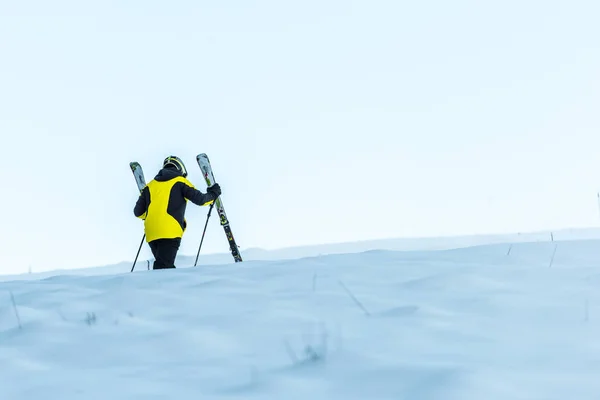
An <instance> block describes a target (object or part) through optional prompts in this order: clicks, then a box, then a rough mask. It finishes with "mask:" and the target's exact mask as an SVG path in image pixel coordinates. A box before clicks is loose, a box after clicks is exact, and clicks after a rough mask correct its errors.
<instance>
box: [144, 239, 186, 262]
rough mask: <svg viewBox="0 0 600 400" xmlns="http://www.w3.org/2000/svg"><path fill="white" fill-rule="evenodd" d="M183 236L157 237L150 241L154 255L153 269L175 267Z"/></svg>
mask: <svg viewBox="0 0 600 400" xmlns="http://www.w3.org/2000/svg"><path fill="white" fill-rule="evenodd" d="M180 244H181V238H175V239H157V240H153V241H151V242H149V243H148V245H149V246H150V249H151V250H152V254H153V255H154V266H153V269H165V268H175V257H177V252H178V251H179V245H180Z"/></svg>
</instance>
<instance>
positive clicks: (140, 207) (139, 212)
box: [133, 186, 150, 219]
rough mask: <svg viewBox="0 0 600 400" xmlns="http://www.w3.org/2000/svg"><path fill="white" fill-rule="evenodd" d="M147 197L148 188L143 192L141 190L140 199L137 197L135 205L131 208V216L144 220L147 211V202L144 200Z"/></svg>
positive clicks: (148, 193)
mask: <svg viewBox="0 0 600 400" xmlns="http://www.w3.org/2000/svg"><path fill="white" fill-rule="evenodd" d="M149 195H150V192H149V190H148V186H146V187H145V188H144V190H142V192H141V193H140V197H138V199H137V201H136V203H135V207H134V208H133V215H135V216H136V217H138V218H141V219H145V218H146V212H147V211H148V201H147V200H146V198H147V197H148V196H149Z"/></svg>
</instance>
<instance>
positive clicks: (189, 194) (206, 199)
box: [183, 183, 218, 206]
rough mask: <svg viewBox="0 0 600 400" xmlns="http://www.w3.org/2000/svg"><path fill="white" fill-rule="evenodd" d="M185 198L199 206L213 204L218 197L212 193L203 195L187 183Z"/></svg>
mask: <svg viewBox="0 0 600 400" xmlns="http://www.w3.org/2000/svg"><path fill="white" fill-rule="evenodd" d="M183 196H184V197H185V198H186V199H188V200H189V201H191V202H192V203H194V204H196V205H199V206H204V205H207V204H210V203H211V202H213V201H215V200H216V199H217V197H218V196H215V194H214V193H211V192H210V191H209V192H208V193H202V192H201V191H199V190H198V189H196V188H195V187H194V186H191V185H188V184H186V183H183Z"/></svg>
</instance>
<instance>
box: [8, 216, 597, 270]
mask: <svg viewBox="0 0 600 400" xmlns="http://www.w3.org/2000/svg"><path fill="white" fill-rule="evenodd" d="M591 239H598V240H600V229H599V228H577V229H563V230H557V231H541V232H524V233H515V234H494V235H470V236H453V237H452V236H451V237H428V238H390V239H377V240H364V241H357V242H345V243H327V244H318V245H310V246H298V247H289V248H281V249H260V248H250V249H245V248H243V247H242V248H241V253H242V256H243V258H244V260H245V261H257V260H261V261H266V260H270V261H273V260H294V259H298V258H304V257H314V256H320V255H328V254H347V253H360V252H365V251H370V250H401V251H423V250H448V249H456V248H468V247H472V246H481V245H488V244H506V245H507V246H509V245H510V244H513V243H529V242H535V243H538V242H548V241H551V240H554V241H557V242H562V241H574V240H591ZM184 240H193V239H192V238H191V237H186V238H185V239H184ZM223 243H224V247H225V248H228V244H227V242H226V239H225V237H224V236H223ZM145 246H147V245H145ZM136 250H137V249H132V256H133V255H134V253H135V251H136ZM195 260H196V255H195V254H194V255H186V254H181V253H180V254H179V255H178V257H177V260H176V265H177V266H178V267H183V268H185V267H189V266H193V265H194V261H195ZM152 262H153V260H152V259H150V260H145V259H141V260H138V262H137V264H136V268H135V269H136V270H142V269H147V268H148V265H150V266H151V264H152ZM231 263H233V258H232V257H231V254H230V253H229V252H226V253H217V254H206V253H204V252H203V253H201V254H200V257H199V260H198V265H199V266H204V265H218V264H231ZM131 266H132V261H126V262H121V263H118V264H114V265H107V266H102V267H94V268H81V269H70V270H55V271H45V272H34V273H32V274H23V275H21V274H19V275H3V274H1V273H0V281H3V280H13V279H20V280H24V279H41V278H47V277H50V276H56V275H62V274H67V275H105V274H119V273H126V272H129V271H130V270H131Z"/></svg>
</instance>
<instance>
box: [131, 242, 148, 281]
mask: <svg viewBox="0 0 600 400" xmlns="http://www.w3.org/2000/svg"><path fill="white" fill-rule="evenodd" d="M144 239H146V234H145V233H144V236H142V241H141V242H140V248H139V249H138V251H137V254H136V255H135V260H134V261H133V265H132V266H131V271H129V272H133V269H134V268H135V263H136V262H137V259H138V256H139V255H140V250H142V245H143V244H144Z"/></svg>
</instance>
